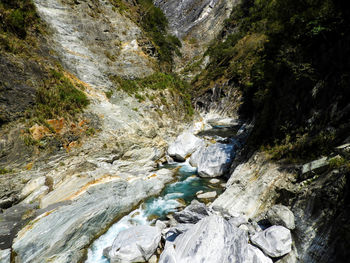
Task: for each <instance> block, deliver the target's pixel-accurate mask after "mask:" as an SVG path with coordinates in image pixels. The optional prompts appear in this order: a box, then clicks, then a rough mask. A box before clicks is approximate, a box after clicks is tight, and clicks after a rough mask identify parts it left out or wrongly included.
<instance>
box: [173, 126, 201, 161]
mask: <svg viewBox="0 0 350 263" xmlns="http://www.w3.org/2000/svg"><path fill="white" fill-rule="evenodd" d="M203 144H204V141H203V140H202V139H199V138H198V137H196V136H194V135H193V134H192V133H189V132H184V133H182V134H180V135H179V136H178V137H177V138H176V140H175V142H174V143H172V144H171V145H170V146H169V149H168V154H169V156H171V157H173V158H174V159H175V160H177V161H181V162H183V161H185V159H186V157H188V156H189V155H190V154H191V153H193V152H194V151H195V150H196V149H198V148H199V147H200V146H202V145H203Z"/></svg>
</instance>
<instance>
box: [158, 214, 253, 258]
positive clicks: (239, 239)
mask: <svg viewBox="0 0 350 263" xmlns="http://www.w3.org/2000/svg"><path fill="white" fill-rule="evenodd" d="M247 247H248V237H247V234H246V233H245V232H244V231H242V230H240V229H238V228H236V227H234V226H233V225H231V224H230V223H229V222H228V221H226V220H225V219H224V218H223V217H220V216H217V215H211V216H208V217H206V218H204V219H202V220H201V221H199V222H198V223H197V224H195V225H194V226H193V227H192V228H191V229H189V230H188V231H186V232H185V233H183V234H181V235H179V236H178V237H177V238H176V239H175V241H174V242H168V241H167V242H166V245H165V249H164V251H163V253H162V254H161V256H160V259H159V263H200V262H210V263H229V262H236V263H240V262H248V261H247V249H248V248H247Z"/></svg>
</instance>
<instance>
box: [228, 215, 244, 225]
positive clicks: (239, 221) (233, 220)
mask: <svg viewBox="0 0 350 263" xmlns="http://www.w3.org/2000/svg"><path fill="white" fill-rule="evenodd" d="M228 221H229V222H230V224H231V225H233V226H235V227H239V226H240V225H242V224H245V223H247V220H246V219H245V218H244V217H242V216H237V217H232V218H230V219H229V220H228Z"/></svg>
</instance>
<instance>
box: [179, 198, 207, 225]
mask: <svg viewBox="0 0 350 263" xmlns="http://www.w3.org/2000/svg"><path fill="white" fill-rule="evenodd" d="M206 216H209V211H208V207H207V206H206V205H205V204H203V203H200V202H198V201H197V200H193V201H192V202H191V204H190V205H189V206H187V207H186V208H185V209H184V210H182V211H180V212H175V213H174V215H173V217H174V219H175V220H176V221H177V222H179V223H190V224H195V223H197V222H198V221H200V220H201V219H203V218H204V217H206Z"/></svg>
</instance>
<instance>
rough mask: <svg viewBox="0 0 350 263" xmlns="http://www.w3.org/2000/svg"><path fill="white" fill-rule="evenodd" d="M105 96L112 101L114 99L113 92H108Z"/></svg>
mask: <svg viewBox="0 0 350 263" xmlns="http://www.w3.org/2000/svg"><path fill="white" fill-rule="evenodd" d="M105 94H106V97H107V98H108V99H110V98H112V95H113V91H112V90H109V91H106V92H105Z"/></svg>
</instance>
